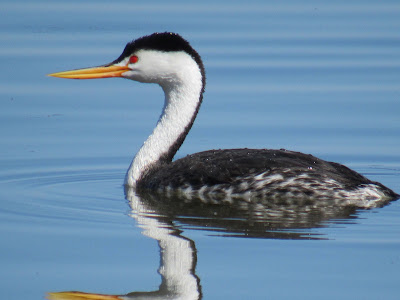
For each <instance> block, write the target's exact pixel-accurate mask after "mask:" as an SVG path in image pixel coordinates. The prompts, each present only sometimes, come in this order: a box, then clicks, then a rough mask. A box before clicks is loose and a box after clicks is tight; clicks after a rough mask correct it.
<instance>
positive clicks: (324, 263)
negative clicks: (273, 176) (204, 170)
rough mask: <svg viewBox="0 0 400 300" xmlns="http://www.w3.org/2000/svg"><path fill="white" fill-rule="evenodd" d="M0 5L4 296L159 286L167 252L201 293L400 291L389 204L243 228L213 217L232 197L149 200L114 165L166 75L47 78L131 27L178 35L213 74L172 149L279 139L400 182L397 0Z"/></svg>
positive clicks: (137, 134)
mask: <svg viewBox="0 0 400 300" xmlns="http://www.w3.org/2000/svg"><path fill="white" fill-rule="evenodd" d="M0 7H1V9H0V45H1V47H0V65H1V66H2V68H1V70H2V71H1V72H0V265H1V270H0V278H1V280H0V298H1V299H8V300H12V299H43V298H44V297H46V294H47V293H48V292H59V291H72V290H73V291H82V292H88V293H102V294H110V295H122V294H128V293H131V292H137V291H158V289H159V286H160V283H161V277H160V274H164V275H165V273H166V274H167V275H165V276H166V277H168V276H169V275H168V274H169V273H168V272H173V271H176V270H175V269H174V267H176V265H178V264H179V263H180V264H181V266H183V267H182V269H181V270H180V271H179V272H180V273H179V274H180V276H182V278H183V279H182V282H184V283H187V284H186V286H188V287H189V286H191V284H193V291H197V292H198V297H197V298H199V297H202V298H203V299H398V297H399V294H400V284H399V283H400V282H399V278H400V202H398V201H397V202H393V203H390V204H389V205H387V206H385V207H381V208H375V209H371V210H355V209H354V210H352V211H341V212H340V214H336V213H335V214H333V213H332V214H329V213H328V212H327V217H326V218H322V219H318V220H315V218H310V219H307V220H305V219H301V220H300V221H299V220H297V221H296V222H293V223H291V222H292V221H291V219H282V220H278V219H272V220H267V221H268V222H267V221H266V220H263V221H262V222H258V223H257V222H256V224H255V225H254V224H248V223H246V222H243V220H241V219H240V218H237V216H235V217H231V218H225V219H224V221H223V222H222V221H221V218H220V216H221V215H223V214H227V212H226V211H219V210H216V211H215V212H214V215H213V214H211V215H210V214H209V213H210V212H209V211H208V212H204V215H201V216H200V215H197V214H196V213H198V211H196V210H195V209H193V210H194V211H192V210H190V209H189V210H185V211H181V210H177V208H176V207H172V205H165V207H163V208H162V209H160V208H159V207H158V208H157V209H156V208H154V206H146V205H148V203H147V202H145V201H144V202H142V201H141V200H143V199H136V198H135V197H136V196H135V195H132V194H130V193H129V191H124V188H123V179H124V175H125V172H126V169H127V168H128V166H129V163H130V161H131V159H132V157H133V155H134V153H135V152H136V151H137V150H138V149H139V147H140V146H141V145H142V143H143V141H144V140H145V138H146V137H147V136H148V135H149V134H150V132H151V130H152V128H153V126H154V125H155V122H156V121H157V118H158V116H159V113H160V110H161V108H162V105H163V102H162V100H163V94H162V90H161V89H160V88H159V87H157V86H155V85H148V84H139V83H136V82H131V81H128V80H121V79H107V80H83V81H75V80H60V79H55V78H50V77H47V76H46V74H49V73H53V72H57V71H63V70H69V69H75V68H81V67H90V66H96V65H101V64H104V63H108V62H111V61H112V60H114V59H115V58H116V57H118V56H119V55H120V53H121V52H122V50H123V47H124V46H125V44H126V43H127V42H129V41H130V40H132V39H135V38H137V37H140V36H142V35H146V34H150V33H152V32H163V31H174V32H178V33H180V34H181V35H182V36H184V37H185V38H186V39H188V40H189V41H190V42H191V44H192V45H193V47H195V48H196V49H197V50H198V52H199V53H200V55H201V56H202V58H203V61H204V65H205V67H206V71H207V86H206V93H205V95H204V103H203V105H202V108H201V110H200V114H199V116H198V118H197V120H196V123H195V125H194V127H193V129H192V131H191V133H190V135H189V136H188V138H187V139H186V141H185V143H184V145H183V146H182V148H181V149H180V151H179V152H178V157H182V156H184V155H186V154H189V153H193V152H198V151H202V150H207V149H213V148H214V149H218V148H237V147H250V148H277V149H279V148H286V149H292V150H297V151H301V152H305V153H312V154H314V155H316V156H318V157H321V158H323V159H327V160H331V161H337V162H340V163H343V164H346V165H347V166H349V167H351V168H353V169H355V170H356V171H358V172H360V173H362V174H363V175H365V176H367V177H369V178H370V179H372V180H376V181H379V182H382V183H383V184H384V185H386V186H388V187H390V188H391V189H393V190H395V191H397V192H398V193H399V192H400V154H399V153H400V101H399V99H400V81H399V79H400V36H399V32H400V3H398V1H389V0H384V1H356V0H350V1H294V0H293V1H285V2H277V1H246V2H245V3H244V2H242V1H210V0H205V1H201V2H196V3H190V2H188V1H177V0H171V1H168V2H165V1H122V0H117V1H85V2H82V1H45V0H39V1H32V2H26V1H21V0H16V1H1V6H0ZM133 200H135V201H136V202H135V201H133ZM133 203H136V204H137V205H136V206H135V205H133ZM146 203H147V204H146ZM168 214H169V215H168ZM166 215H168V216H166ZM172 215H173V217H172ZM227 216H229V215H228V214H227ZM227 219H228V220H227ZM244 223H246V224H245V225H244ZM266 223H268V225H266ZM258 226H261V227H262V228H261V229H260V228H259V227H258ZM263 226H264V227H263ZM170 253H173V254H174V255H175V256H174V255H172V254H171V257H179V259H181V260H179V259H178V261H175V260H173V259H170V256H169V255H170ZM174 259H175V258H174ZM160 260H161V268H160ZM171 261H172V263H171ZM186 263H187V264H188V265H191V266H192V267H191V268H186V269H185V268H184V266H185V264H186ZM171 270H172V271H171ZM163 272H164V273H163ZM185 272H186V273H185ZM164 275H163V276H164ZM167 282H169V281H167ZM171 282H172V281H171ZM171 286H174V287H176V288H177V289H178V287H177V286H178V283H176V282H173V283H171ZM188 289H189V288H188ZM186 292H188V293H189V291H186ZM134 296H135V295H131V298H132V299H133V298H134ZM186 298H187V299H190V297H189V296H187V297H186ZM71 299H72V298H71Z"/></svg>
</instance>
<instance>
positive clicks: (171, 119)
mask: <svg viewBox="0 0 400 300" xmlns="http://www.w3.org/2000/svg"><path fill="white" fill-rule="evenodd" d="M170 76H171V75H170ZM172 78H173V80H171V78H168V80H166V81H165V82H163V83H162V84H160V85H161V86H162V88H163V90H164V93H165V104H164V109H163V112H162V114H161V117H160V119H159V120H158V123H157V126H156V127H155V129H154V131H153V133H152V134H151V135H150V136H149V137H148V139H147V140H146V141H145V142H144V144H143V146H142V147H141V148H140V150H139V152H138V153H137V154H136V156H135V157H134V159H133V161H132V163H131V165H130V167H129V169H128V172H127V174H126V177H125V184H126V185H128V186H132V187H134V186H136V182H137V181H138V180H140V179H141V177H142V176H143V175H144V174H145V173H146V172H147V171H148V170H150V169H151V168H152V167H155V166H156V165H157V163H164V162H165V163H169V162H171V160H172V158H173V157H174V155H175V153H176V152H177V151H178V149H179V147H180V146H181V144H182V142H183V140H184V139H185V137H186V135H187V133H188V132H189V130H190V128H191V126H192V124H193V121H194V118H195V117H196V114H197V111H198V109H199V105H200V102H201V96H202V95H201V94H202V89H203V82H202V75H201V72H200V70H199V68H198V66H197V65H195V66H189V67H187V68H186V71H185V72H180V73H176V74H173V76H172Z"/></svg>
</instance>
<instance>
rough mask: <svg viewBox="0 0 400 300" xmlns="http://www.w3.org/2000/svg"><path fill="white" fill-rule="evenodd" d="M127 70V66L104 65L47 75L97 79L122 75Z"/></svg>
mask: <svg viewBox="0 0 400 300" xmlns="http://www.w3.org/2000/svg"><path fill="white" fill-rule="evenodd" d="M129 70H130V69H129V67H128V66H116V65H109V66H108V65H106V66H100V67H94V68H85V69H78V70H72V71H64V72H58V73H53V74H48V76H52V77H59V78H69V79H97V78H110V77H122V74H123V73H125V72H127V71H129Z"/></svg>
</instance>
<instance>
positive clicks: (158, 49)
mask: <svg viewBox="0 0 400 300" xmlns="http://www.w3.org/2000/svg"><path fill="white" fill-rule="evenodd" d="M196 74H197V75H196ZM49 76H53V77H60V78H70V79H97V78H109V77H122V78H127V79H131V80H135V81H139V82H149V83H158V84H160V85H161V86H166V85H170V84H174V83H176V82H178V83H179V82H180V81H185V80H188V76H189V77H190V76H196V77H197V76H198V77H199V79H200V80H203V83H204V78H205V76H204V66H203V63H202V61H201V58H200V55H199V54H198V53H197V52H196V51H195V50H194V49H193V48H192V47H191V46H190V44H189V43H188V42H187V41H186V40H185V39H183V38H182V37H181V36H180V35H178V34H175V33H169V32H164V33H153V34H151V35H148V36H144V37H141V38H139V39H137V40H134V41H132V42H130V43H128V44H127V45H126V47H125V49H124V51H123V52H122V54H121V55H120V56H119V57H118V58H117V59H116V60H114V61H113V62H111V63H109V64H106V65H102V66H99V67H93V68H85V69H77V70H72V71H65V72H59V73H53V74H49Z"/></svg>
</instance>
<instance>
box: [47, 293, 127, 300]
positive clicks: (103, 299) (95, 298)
mask: <svg viewBox="0 0 400 300" xmlns="http://www.w3.org/2000/svg"><path fill="white" fill-rule="evenodd" d="M46 298H47V299H49V300H121V298H119V297H118V296H115V295H102V294H90V293H83V292H59V293H48V294H47V297H46Z"/></svg>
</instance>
